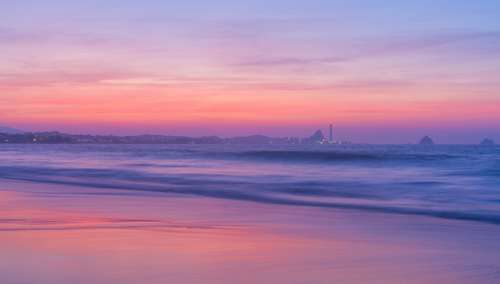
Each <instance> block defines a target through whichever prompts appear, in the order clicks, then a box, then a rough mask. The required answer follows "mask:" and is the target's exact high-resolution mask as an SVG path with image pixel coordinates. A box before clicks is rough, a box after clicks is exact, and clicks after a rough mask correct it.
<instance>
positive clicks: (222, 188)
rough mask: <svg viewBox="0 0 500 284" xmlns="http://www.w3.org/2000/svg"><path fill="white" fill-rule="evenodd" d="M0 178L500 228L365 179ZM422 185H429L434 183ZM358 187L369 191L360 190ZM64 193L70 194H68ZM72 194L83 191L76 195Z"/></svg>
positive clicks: (80, 173) (101, 174)
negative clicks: (408, 200)
mask: <svg viewBox="0 0 500 284" xmlns="http://www.w3.org/2000/svg"><path fill="white" fill-rule="evenodd" d="M0 178H3V179H10V180H18V181H26V182H35V183H47V184H59V185H69V186H79V187H87V188H101V189H119V190H129V191H133V192H136V193H141V192H143V193H146V192H155V193H165V194H178V195H190V196H199V197H207V198H219V199H228V200H237V201H246V202H256V203H263V204H273V205H286V206H305V207H319V208H335V209H348V210H362V211H369V212H380V213H386V214H403V215H419V216H428V217H435V218H443V219H450V220H465V221H476V222H483V223H491V224H500V214H496V213H484V212H481V211H477V212H475V211H465V210H464V209H462V208H461V207H459V206H456V207H454V208H451V209H446V210H444V209H443V210H437V209H429V208H426V206H413V207H411V206H406V207H402V206H397V205H391V202H386V201H387V200H386V198H388V196H391V198H394V194H391V193H393V192H388V191H387V189H386V190H385V191H384V187H386V186H387V185H382V186H379V187H377V188H376V190H374V189H373V186H374V185H373V184H366V183H363V182H361V181H350V182H347V183H346V182H343V183H342V182H334V181H330V182H308V181H303V180H301V181H294V180H282V181H280V182H272V181H270V180H267V179H265V178H263V177H259V178H255V177H250V178H249V177H243V176H241V177H240V176H227V175H222V174H221V175H199V174H177V175H174V174H169V175H159V174H152V173H145V172H139V171H133V170H124V169H95V168H72V169H65V168H49V167H36V166H0ZM424 185H426V186H431V185H432V184H424ZM356 188H357V189H358V190H356ZM360 188H363V189H366V190H363V191H360V190H359V189H360ZM367 188H368V189H367ZM389 191H390V190H389ZM64 193H65V194H71V193H69V192H68V191H65V192H64ZM74 194H82V193H81V192H75V193H74ZM88 194H97V195H98V194H101V193H99V192H97V193H94V192H89V193H88ZM384 194H385V195H384ZM450 194H451V193H450ZM304 196H310V197H315V196H319V197H334V198H333V199H331V198H325V199H324V200H318V199H313V200H311V199H309V198H303V197H304ZM346 198H347V199H352V200H362V201H364V202H363V203H362V204H359V203H360V202H346V201H345V200H344V199H346ZM389 201H390V200H389Z"/></svg>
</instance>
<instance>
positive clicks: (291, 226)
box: [0, 182, 500, 284]
mask: <svg viewBox="0 0 500 284" xmlns="http://www.w3.org/2000/svg"><path fill="white" fill-rule="evenodd" d="M3 184H4V186H3V187H4V188H3V191H0V206H1V207H0V211H1V215H0V216H1V217H0V251H1V252H2V256H1V257H0V274H1V275H2V283H6V284H10V283H41V284H45V283H47V284H48V283H50V284H60V283H61V284H62V283H97V284H101V283H124V284H128V283H152V284H156V283H437V282H439V283H471V282H485V283H491V282H493V281H495V280H500V279H499V277H500V276H499V273H498V271H500V270H499V269H498V265H497V263H498V260H499V258H498V256H497V254H496V253H494V251H495V249H499V248H500V245H498V244H496V243H497V242H496V241H495V238H494V237H493V236H495V233H498V232H499V230H498V229H497V227H496V226H494V225H484V224H475V223H465V222H464V223H462V222H456V221H443V220H439V219H436V220H427V219H420V218H422V217H411V218H409V217H401V216H385V215H384V214H370V215H368V214H366V213H359V212H351V213H345V212H341V211H335V210H325V209H314V208H312V209H311V208H297V207H292V208H290V207H288V206H278V207H277V206H267V205H259V204H252V203H244V202H233V201H221V200H211V199H203V198H185V197H176V196H174V195H161V194H150V195H142V196H127V195H120V194H112V193H113V191H110V194H106V195H99V196H96V195H93V194H84V193H89V192H91V191H92V190H90V189H81V188H68V187H57V186H53V185H35V184H29V183H6V182H5V183H3ZM99 190H101V189H99ZM54 192H57V193H58V194H59V196H58V197H57V198H56V197H54ZM115 192H116V191H115ZM66 193H68V194H66ZM69 193H71V194H69ZM80 193H81V194H80ZM193 208H195V209H196V210H194V209H193ZM419 220H424V221H419ZM464 228H466V229H464ZM455 232H462V235H461V236H459V234H457V235H456V236H455ZM463 232H466V233H463ZM489 236H492V237H489ZM497 236H498V235H497ZM471 242H472V244H471ZM465 244H467V246H465ZM496 251H498V250H496ZM488 281H489V282H488Z"/></svg>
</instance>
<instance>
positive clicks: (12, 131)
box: [0, 125, 24, 134]
mask: <svg viewBox="0 0 500 284" xmlns="http://www.w3.org/2000/svg"><path fill="white" fill-rule="evenodd" d="M23 132H24V131H22V130H19V129H15V128H10V127H5V126H1V125H0V133H9V134H15V133H23Z"/></svg>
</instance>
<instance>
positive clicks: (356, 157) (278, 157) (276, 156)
mask: <svg viewBox="0 0 500 284" xmlns="http://www.w3.org/2000/svg"><path fill="white" fill-rule="evenodd" d="M210 156H212V157H214V156H215V157H220V156H221V153H214V154H213V155H210ZM225 156H226V157H231V158H237V159H252V160H264V161H283V162H286V161H291V162H339V161H353V162H355V161H361V162H362V161H366V162H370V161H372V162H383V161H409V162H411V161H414V162H425V161H445V160H451V159H459V158H464V156H462V155H450V154H435V153H415V154H407V153H383V152H369V151H366V152H363V151H356V152H355V151H296V150H290V151H284V150H277V151H269V150H262V151H245V152H235V153H225Z"/></svg>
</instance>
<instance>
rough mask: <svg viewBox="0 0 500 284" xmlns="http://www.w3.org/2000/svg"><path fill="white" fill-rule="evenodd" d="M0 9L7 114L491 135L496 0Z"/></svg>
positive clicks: (112, 125)
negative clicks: (331, 125) (330, 124)
mask: <svg viewBox="0 0 500 284" xmlns="http://www.w3.org/2000/svg"><path fill="white" fill-rule="evenodd" d="M361 7H362V8H361ZM0 18H1V19H2V21H1V23H0V60H1V62H2V64H1V66H0V125H2V126H6V127H13V128H19V129H23V130H29V131H47V130H57V131H61V132H69V133H90V134H117V135H128V134H144V133H157V134H172V135H188V136H203V135H218V136H223V137H229V136H238V135H250V134H264V135H269V136H301V137H302V136H306V135H309V134H310V132H311V131H312V130H314V129H318V128H321V129H323V131H324V133H328V129H327V127H328V124H329V123H330V122H332V123H334V127H335V136H336V137H338V139H342V140H349V141H355V142H361V143H408V142H415V141H417V140H418V139H420V138H421V137H423V136H425V135H429V136H431V137H433V139H434V140H435V142H436V143H478V141H481V140H482V139H484V138H486V137H488V138H492V139H494V140H497V141H499V140H500V49H499V46H500V21H499V20H498V19H499V18H500V2H499V1H493V0H491V1H490V0H482V1H466V0H455V1H452V0H437V1H431V0H422V1H396V0H388V1H387V0H386V1H382V0H372V1H361V0H353V1H334V0H332V1H330V0H329V1H327V0H323V1H321V0H311V1H298V0H288V1H285V0H277V1H272V2H271V3H270V2H269V1H264V0H256V1H229V0H215V1H193V0H186V1H182V2H179V1H159V0H149V1H132V0H123V1H118V0H110V1H100V0H99V1H98V0H88V1H62V0H46V1H32V0H19V1H4V2H2V9H0ZM27 19H29V20H27Z"/></svg>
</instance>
